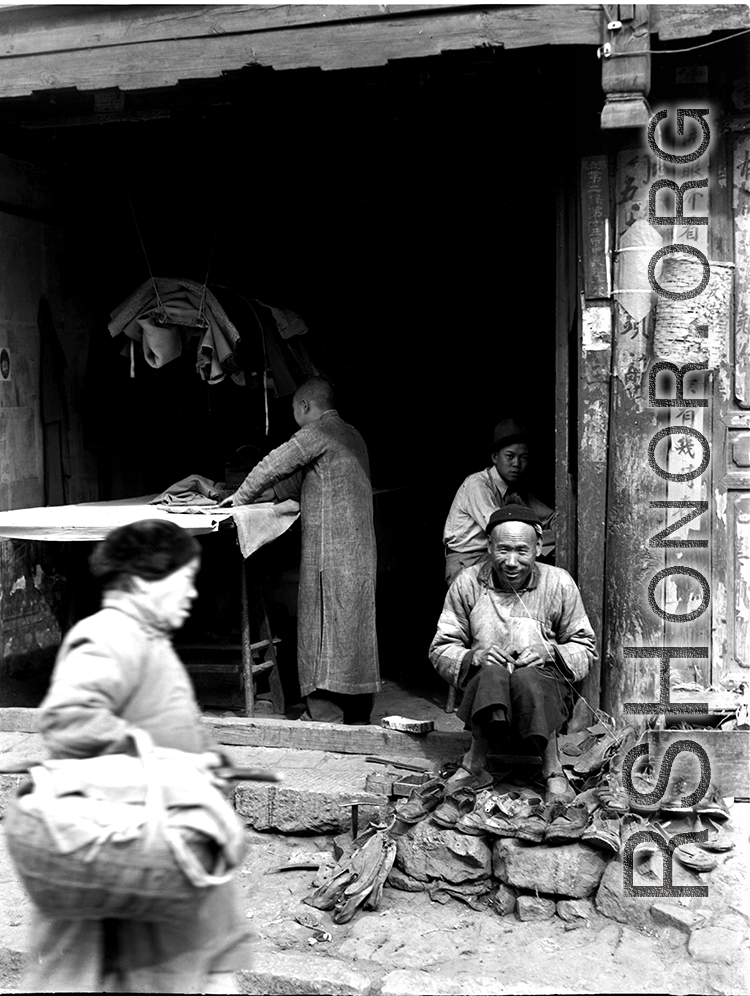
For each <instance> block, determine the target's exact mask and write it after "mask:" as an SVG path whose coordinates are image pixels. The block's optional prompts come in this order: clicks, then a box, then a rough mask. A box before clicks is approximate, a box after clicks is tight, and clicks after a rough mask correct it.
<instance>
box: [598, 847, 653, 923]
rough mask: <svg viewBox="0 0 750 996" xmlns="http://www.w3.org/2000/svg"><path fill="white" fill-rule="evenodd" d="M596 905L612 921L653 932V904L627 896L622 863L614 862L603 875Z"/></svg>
mask: <svg viewBox="0 0 750 996" xmlns="http://www.w3.org/2000/svg"><path fill="white" fill-rule="evenodd" d="M594 905H595V906H596V908H597V910H598V911H599V912H600V913H601V914H602V915H603V916H606V917H609V919H610V920H616V921H617V922H618V923H628V924H630V925H631V926H633V927H638V928H639V929H641V930H644V929H645V930H651V929H653V926H654V921H653V918H652V916H651V903H650V902H649V901H648V898H645V899H644V898H643V897H641V896H626V895H625V892H624V888H623V865H622V861H620V860H617V861H612V862H610V864H609V866H608V867H607V868H606V869H605V871H604V874H603V875H602V879H601V882H600V883H599V888H598V889H597V892H596V897H595V899H594Z"/></svg>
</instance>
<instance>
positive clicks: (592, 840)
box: [581, 836, 620, 854]
mask: <svg viewBox="0 0 750 996" xmlns="http://www.w3.org/2000/svg"><path fill="white" fill-rule="evenodd" d="M581 843H582V844H588V845H589V847H595V848H596V849H597V850H598V851H611V852H612V854H619V852H620V841H619V840H618V841H614V840H606V839H605V838H604V837H585V836H584V837H581Z"/></svg>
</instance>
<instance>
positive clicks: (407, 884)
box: [387, 865, 427, 892]
mask: <svg viewBox="0 0 750 996" xmlns="http://www.w3.org/2000/svg"><path fill="white" fill-rule="evenodd" d="M387 884H388V885H390V886H391V887H392V888H394V889H400V890H401V891H402V892H424V890H425V889H426V888H427V885H426V883H425V882H418V881H417V879H415V878H411V876H410V875H407V874H406V872H402V871H401V869H400V868H396V867H395V865H394V867H393V868H392V869H391V873H390V875H389V876H388V882H387Z"/></svg>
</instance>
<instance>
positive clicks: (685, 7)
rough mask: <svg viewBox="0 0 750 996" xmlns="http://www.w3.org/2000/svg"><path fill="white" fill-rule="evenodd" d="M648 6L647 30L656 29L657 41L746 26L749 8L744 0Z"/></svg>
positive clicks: (693, 36) (748, 19) (735, 29)
mask: <svg viewBox="0 0 750 996" xmlns="http://www.w3.org/2000/svg"><path fill="white" fill-rule="evenodd" d="M649 6H650V8H651V30H652V31H654V30H655V31H657V32H658V35H659V38H660V39H661V41H672V40H673V39H677V38H697V37H700V36H702V35H710V34H712V33H713V32H714V31H737V30H741V29H742V28H750V7H748V5H747V4H745V3H736V4H735V3H691V4H685V3H664V4H661V3H654V4H650V5H649Z"/></svg>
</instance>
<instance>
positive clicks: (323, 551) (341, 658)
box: [224, 377, 380, 723]
mask: <svg viewBox="0 0 750 996" xmlns="http://www.w3.org/2000/svg"><path fill="white" fill-rule="evenodd" d="M292 408H293V411H294V418H295V421H296V422H297V425H299V426H300V428H299V431H298V432H296V433H295V434H294V435H293V436H292V438H291V439H290V440H289V441H288V442H286V443H284V444H283V445H281V446H279V447H277V449H275V450H273V451H272V452H271V453H269V454H268V456H267V457H265V458H264V459H263V460H261V461H260V463H259V464H258V465H257V466H256V467H255V468H254V469H253V470H252V471H251V472H250V473H249V474H248V476H247V477H246V478H245V480H244V482H243V483H242V485H241V486H240V487H239V488H238V490H237V491H236V492H235V494H234V495H233V496H232V498H231V499H228V501H227V502H225V503H224V504H227V503H229V502H231V504H233V505H243V504H248V503H250V502H252V501H254V500H258V499H262V498H264V497H270V496H269V495H267V494H265V492H267V490H268V489H269V488H272V489H273V493H274V494H275V496H276V497H277V498H279V499H280V500H284V499H286V498H294V499H296V500H299V502H300V517H301V521H302V563H301V566H300V580H299V602H298V623H297V666H298V670H299V682H300V690H301V692H302V694H303V695H304V696H306V698H307V709H306V711H305V713H304V714H303V716H302V717H301V718H302V719H307V720H317V721H319V722H345V723H367V722H369V719H370V712H371V710H372V701H373V698H372V697H373V693H374V692H377V691H379V690H380V680H379V671H378V648H377V637H376V633H375V573H376V550H375V530H374V527H373V512H372V485H371V484H370V466H369V459H368V456H367V447H366V446H365V443H364V440H363V439H362V437H361V436H360V434H359V433H358V432H357V430H356V429H355V428H354V427H353V426H351V425H348V424H347V423H346V422H344V420H343V419H342V418H340V417H339V414H338V412H337V411H336V410H335V409H334V408H333V389H332V387H331V384H330V383H329V381H327V380H326V379H325V378H323V377H312V378H310V380H308V381H305V383H304V384H302V385H301V386H300V387H299V388H298V389H297V392H296V393H295V395H294V398H293V401H292Z"/></svg>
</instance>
